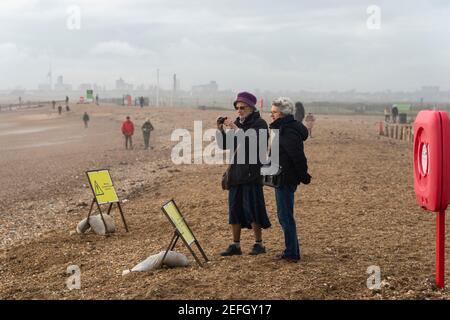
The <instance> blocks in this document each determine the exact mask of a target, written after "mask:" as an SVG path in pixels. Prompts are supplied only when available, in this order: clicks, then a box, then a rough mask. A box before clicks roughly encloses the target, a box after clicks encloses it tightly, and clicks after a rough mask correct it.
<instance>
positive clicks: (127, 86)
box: [116, 78, 133, 91]
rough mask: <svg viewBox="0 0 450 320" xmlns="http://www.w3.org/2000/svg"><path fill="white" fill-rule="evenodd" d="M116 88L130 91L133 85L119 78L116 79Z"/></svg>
mask: <svg viewBox="0 0 450 320" xmlns="http://www.w3.org/2000/svg"><path fill="white" fill-rule="evenodd" d="M116 90H125V91H132V90H133V85H132V84H130V83H126V82H125V80H123V79H122V78H120V79H119V80H116Z"/></svg>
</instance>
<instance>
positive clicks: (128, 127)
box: [122, 116, 134, 149]
mask: <svg viewBox="0 0 450 320" xmlns="http://www.w3.org/2000/svg"><path fill="white" fill-rule="evenodd" d="M122 133H123V135H124V137H125V149H128V141H129V142H130V149H133V140H131V137H132V136H133V134H134V124H133V122H132V121H131V120H130V117H129V116H127V120H125V121H124V122H123V123H122Z"/></svg>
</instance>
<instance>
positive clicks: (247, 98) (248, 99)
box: [233, 91, 257, 109]
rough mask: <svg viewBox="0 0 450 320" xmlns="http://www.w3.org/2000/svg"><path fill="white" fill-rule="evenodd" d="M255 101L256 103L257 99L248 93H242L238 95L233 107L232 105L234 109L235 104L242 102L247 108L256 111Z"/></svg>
mask: <svg viewBox="0 0 450 320" xmlns="http://www.w3.org/2000/svg"><path fill="white" fill-rule="evenodd" d="M256 101H257V99H256V97H255V96H254V95H252V94H251V93H250V92H246V91H244V92H239V93H238V95H237V97H236V100H235V101H234V103H233V105H234V108H236V104H237V103H238V102H243V103H245V104H247V105H248V106H249V107H251V108H253V109H256Z"/></svg>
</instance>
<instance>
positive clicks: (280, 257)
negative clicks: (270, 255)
mask: <svg viewBox="0 0 450 320" xmlns="http://www.w3.org/2000/svg"><path fill="white" fill-rule="evenodd" d="M275 259H276V260H282V261H286V262H294V263H297V262H299V261H300V258H298V259H297V258H292V257H286V256H285V255H284V254H283V253H280V254H277V255H276V256H275Z"/></svg>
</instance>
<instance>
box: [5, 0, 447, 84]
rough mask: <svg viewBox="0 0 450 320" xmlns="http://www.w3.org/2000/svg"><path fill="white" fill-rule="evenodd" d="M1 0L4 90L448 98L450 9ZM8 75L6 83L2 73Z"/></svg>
mask: <svg viewBox="0 0 450 320" xmlns="http://www.w3.org/2000/svg"><path fill="white" fill-rule="evenodd" d="M373 4H374V3H373V2H372V1H364V0H342V1H339V2H338V3H337V2H336V3H332V2H330V1H325V0H317V1H301V0H284V1H279V2H272V1H268V0H258V1H257V0H249V1H245V2H242V1H237V0H230V1H225V2H216V1H214V2H213V1H208V0H196V1H181V0H167V1H161V0H128V1H124V0H110V1H106V0H89V1H88V0H58V1H56V0H2V1H0V70H1V72H2V77H0V88H1V89H7V90H13V89H15V88H17V87H24V88H27V89H34V88H37V87H38V85H39V84H44V83H46V81H47V76H48V69H49V65H51V67H52V74H51V76H52V81H53V82H54V83H55V82H56V78H57V76H59V75H63V76H64V81H65V82H67V83H68V84H72V85H73V86H74V87H76V86H77V85H79V84H81V83H97V84H98V85H100V86H106V87H108V88H112V87H114V84H115V83H114V82H115V81H116V80H117V79H119V78H120V77H122V78H124V79H126V81H127V82H129V83H133V84H142V83H144V84H146V85H156V82H157V80H156V70H157V69H159V70H160V77H159V78H160V86H161V87H162V88H171V86H172V76H173V74H175V73H176V74H177V77H178V78H179V79H180V84H181V88H182V89H184V90H189V89H190V88H191V87H192V86H195V85H201V84H207V83H209V81H211V80H215V81H217V82H218V83H219V84H220V87H221V88H222V89H230V90H234V91H237V90H244V89H252V88H259V89H260V90H274V91H281V90H307V91H317V92H319V91H348V90H357V91H362V92H377V91H378V92H379V91H385V90H388V89H390V90H392V91H413V90H416V89H418V88H420V87H422V86H424V85H431V86H439V87H440V88H441V89H442V90H448V89H450V59H448V57H449V56H450V44H449V43H448V41H446V39H448V36H449V30H450V19H448V18H449V17H450V3H449V2H448V1H442V0H428V1H426V0H413V1H408V2H403V1H402V2H398V1H387V0H379V1H377V2H376V6H374V5H373ZM5 75H6V76H5Z"/></svg>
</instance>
